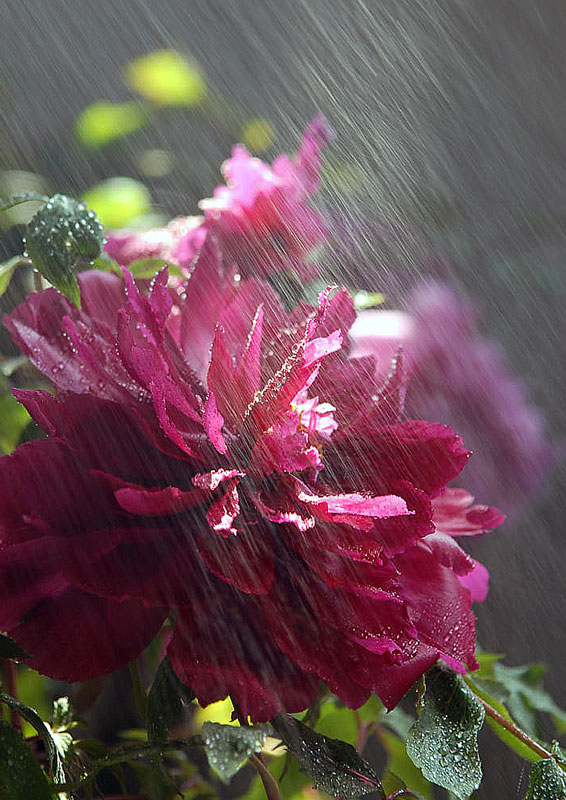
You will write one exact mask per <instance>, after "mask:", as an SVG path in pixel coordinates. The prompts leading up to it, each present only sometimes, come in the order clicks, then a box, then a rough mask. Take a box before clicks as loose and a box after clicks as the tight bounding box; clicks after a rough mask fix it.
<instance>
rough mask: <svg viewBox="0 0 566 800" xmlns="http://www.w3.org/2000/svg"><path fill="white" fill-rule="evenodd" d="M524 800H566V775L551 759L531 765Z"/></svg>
mask: <svg viewBox="0 0 566 800" xmlns="http://www.w3.org/2000/svg"><path fill="white" fill-rule="evenodd" d="M525 800H566V775H565V774H564V772H563V771H562V770H561V769H560V767H559V766H558V764H557V763H556V761H555V760H554V759H553V758H545V759H543V760H542V761H539V762H538V763H537V764H533V766H532V768H531V774H530V776H529V788H528V790H527V794H526V795H525Z"/></svg>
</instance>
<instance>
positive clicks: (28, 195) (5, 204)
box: [0, 192, 49, 213]
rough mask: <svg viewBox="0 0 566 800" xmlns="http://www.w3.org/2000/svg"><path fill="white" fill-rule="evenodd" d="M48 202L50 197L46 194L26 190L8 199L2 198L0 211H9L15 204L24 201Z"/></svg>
mask: <svg viewBox="0 0 566 800" xmlns="http://www.w3.org/2000/svg"><path fill="white" fill-rule="evenodd" d="M32 200H33V201H35V202H41V203H46V202H47V201H48V200H49V197H48V196H47V195H46V194H39V192H24V193H23V194H15V195H12V197H8V198H7V199H6V200H3V201H2V200H0V213H2V211H9V210H10V209H11V208H14V206H19V205H21V204H22V203H29V202H30V201H32Z"/></svg>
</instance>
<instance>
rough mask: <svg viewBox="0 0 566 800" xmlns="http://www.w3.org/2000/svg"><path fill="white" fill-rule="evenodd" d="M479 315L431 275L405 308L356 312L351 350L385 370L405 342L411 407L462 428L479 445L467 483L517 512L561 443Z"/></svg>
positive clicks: (468, 440)
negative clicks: (552, 437)
mask: <svg viewBox="0 0 566 800" xmlns="http://www.w3.org/2000/svg"><path fill="white" fill-rule="evenodd" d="M475 318H476V313H475V311H474V310H473V309H472V307H471V306H470V305H469V304H468V303H466V302H465V301H464V300H462V299H461V298H460V297H459V296H458V295H457V293H456V292H455V291H454V290H452V289H451V288H450V287H449V286H447V285H445V284H443V283H439V282H429V283H426V284H423V285H421V286H420V287H418V288H417V289H416V290H415V291H414V292H413V294H412V297H411V298H410V301H409V303H408V310H407V311H388V310H376V311H373V310H372V311H365V312H362V313H361V314H359V316H358V318H357V320H356V322H355V323H354V326H353V327H352V329H351V331H350V338H351V343H352V349H351V355H352V356H353V357H357V356H367V355H372V356H375V358H376V361H377V363H376V370H377V374H378V375H379V376H385V375H387V373H388V371H389V370H390V368H391V360H392V358H393V357H394V356H395V353H396V352H397V351H398V349H399V346H400V345H402V346H403V351H404V356H405V362H406V364H407V368H408V371H409V373H410V375H411V379H410V381H409V386H408V390H407V398H406V403H407V405H406V408H407V413H408V414H409V415H410V416H422V417H425V418H430V419H438V420H440V421H442V422H444V423H445V424H447V425H451V426H453V427H454V428H456V430H458V431H460V432H461V434H462V436H463V439H464V441H465V443H466V445H467V446H468V447H469V448H470V449H471V450H472V451H473V452H474V458H473V459H472V460H471V462H470V464H469V465H468V466H467V467H466V471H465V473H464V480H465V483H466V486H467V487H468V488H469V489H470V490H471V491H472V493H473V494H475V495H476V496H480V497H482V499H483V500H485V501H486V502H494V500H495V498H497V504H498V505H499V506H501V507H502V508H504V509H505V511H506V512H508V513H514V512H515V513H516V512H517V511H518V510H519V509H520V507H521V506H522V505H523V504H524V503H525V500H526V499H527V498H529V497H532V496H533V495H534V494H535V493H536V492H537V491H538V490H539V488H540V487H541V485H542V483H543V481H544V478H545V476H546V475H547V473H548V470H549V468H550V467H551V465H552V464H553V462H554V460H555V459H556V449H555V448H553V447H552V445H551V444H549V442H548V441H547V440H546V438H545V435H544V430H543V422H542V418H541V415H540V413H539V412H538V411H537V410H536V409H535V408H534V407H533V406H532V405H531V404H530V403H529V400H528V397H527V393H526V388H525V386H524V384H523V382H522V381H521V380H520V378H517V377H516V376H514V375H513V374H512V373H511V371H510V369H509V368H508V367H507V365H506V364H505V361H504V358H503V355H502V353H501V351H500V348H499V347H498V346H497V344H496V343H494V342H492V341H489V340H488V339H486V338H484V337H483V336H481V335H480V334H479V333H478V331H477V329H476V325H475Z"/></svg>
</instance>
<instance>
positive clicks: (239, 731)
mask: <svg viewBox="0 0 566 800" xmlns="http://www.w3.org/2000/svg"><path fill="white" fill-rule="evenodd" d="M268 733H269V728H268V726H267V725H253V726H251V727H249V728H243V727H242V728H239V727H235V726H233V725H220V724H219V723H218V722H205V723H204V725H203V726H202V736H203V738H204V746H205V749H206V755H207V756H208V763H209V764H210V766H211V767H212V768H213V769H214V770H215V772H216V773H217V774H218V777H219V778H220V780H221V781H224V783H228V782H229V781H230V779H231V778H232V777H233V776H234V775H235V774H236V773H237V772H238V770H239V769H240V767H242V765H243V764H245V762H246V761H247V760H248V758H249V757H250V756H251V755H252V753H259V752H260V750H261V748H262V747H263V745H264V744H265V740H266V739H267V736H268Z"/></svg>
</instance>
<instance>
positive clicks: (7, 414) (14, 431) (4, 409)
mask: <svg viewBox="0 0 566 800" xmlns="http://www.w3.org/2000/svg"><path fill="white" fill-rule="evenodd" d="M30 419H31V417H30V415H29V414H28V412H27V410H26V409H25V408H24V406H23V405H22V404H21V403H19V402H18V401H17V400H16V398H15V397H14V395H13V394H11V393H9V394H8V393H7V394H1V395H0V447H1V448H2V450H3V451H4V453H5V454H6V455H7V454H8V453H11V452H12V450H15V449H16V447H17V446H18V442H19V439H20V436H21V434H22V432H23V430H24V428H25V427H26V425H27V424H28V423H29V421H30Z"/></svg>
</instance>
